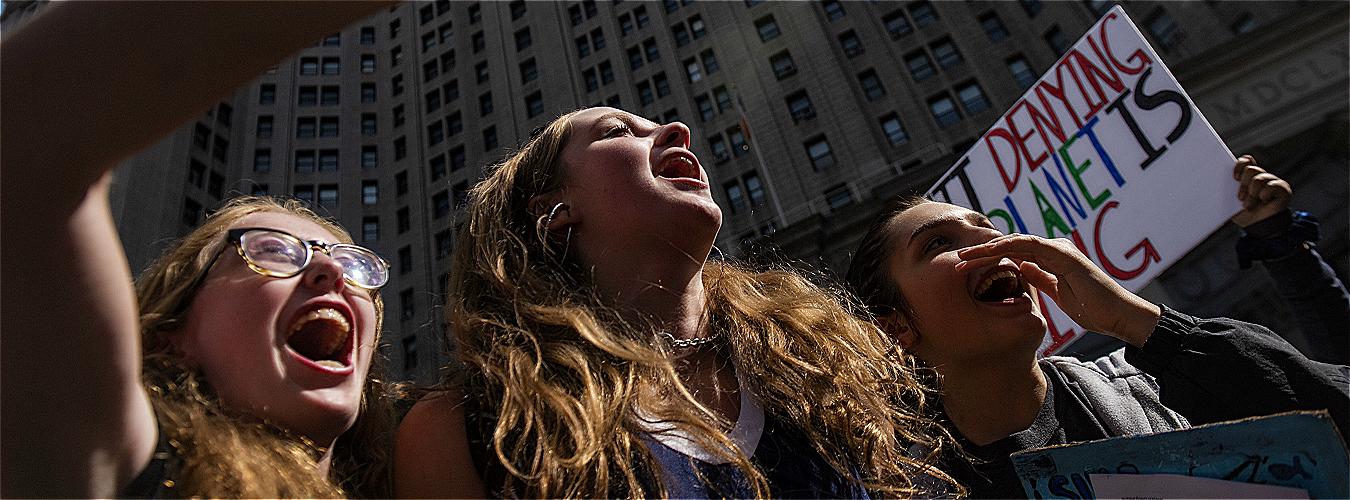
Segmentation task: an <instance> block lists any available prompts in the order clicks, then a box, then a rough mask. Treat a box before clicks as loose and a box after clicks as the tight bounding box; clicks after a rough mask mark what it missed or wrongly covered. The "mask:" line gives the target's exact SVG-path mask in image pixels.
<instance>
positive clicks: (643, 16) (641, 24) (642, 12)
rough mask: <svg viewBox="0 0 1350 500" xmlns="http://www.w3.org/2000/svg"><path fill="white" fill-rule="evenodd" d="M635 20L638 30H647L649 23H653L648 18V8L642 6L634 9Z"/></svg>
mask: <svg viewBox="0 0 1350 500" xmlns="http://www.w3.org/2000/svg"><path fill="white" fill-rule="evenodd" d="M633 19H636V20H637V27H638V29H642V28H646V27H647V23H649V22H651V18H649V17H647V8H646V7H644V6H641V5H639V6H637V8H635V9H633Z"/></svg>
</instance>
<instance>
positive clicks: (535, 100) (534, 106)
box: [525, 90, 544, 118]
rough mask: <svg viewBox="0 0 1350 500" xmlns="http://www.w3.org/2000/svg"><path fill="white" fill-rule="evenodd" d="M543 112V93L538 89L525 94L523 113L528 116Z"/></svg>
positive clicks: (532, 116)
mask: <svg viewBox="0 0 1350 500" xmlns="http://www.w3.org/2000/svg"><path fill="white" fill-rule="evenodd" d="M543 112H544V95H543V94H542V93H540V92H539V91H537V90H536V91H535V92H534V93H533V94H530V95H527V96H525V114H526V116H528V117H529V118H534V117H536V116H539V115H540V114H542V113H543Z"/></svg>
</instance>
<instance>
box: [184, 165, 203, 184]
mask: <svg viewBox="0 0 1350 500" xmlns="http://www.w3.org/2000/svg"><path fill="white" fill-rule="evenodd" d="M187 181H188V184H191V185H193V186H197V187H202V186H203V185H205V182H206V164H205V163H202V162H199V161H197V160H193V159H188V177H187Z"/></svg>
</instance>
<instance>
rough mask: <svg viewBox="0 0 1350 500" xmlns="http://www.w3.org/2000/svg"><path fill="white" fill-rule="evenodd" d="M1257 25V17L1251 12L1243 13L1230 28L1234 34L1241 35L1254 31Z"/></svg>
mask: <svg viewBox="0 0 1350 500" xmlns="http://www.w3.org/2000/svg"><path fill="white" fill-rule="evenodd" d="M1257 26H1258V24H1257V22H1256V18H1254V17H1252V15H1251V14H1249V13H1243V14H1242V16H1241V17H1238V19H1237V20H1236V21H1233V24H1232V25H1231V26H1229V29H1231V30H1232V31H1233V34H1234V35H1241V34H1244V33H1250V32H1252V30H1255V29H1256V27H1257Z"/></svg>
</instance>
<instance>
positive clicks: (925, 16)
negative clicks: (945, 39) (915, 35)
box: [909, 0, 938, 28]
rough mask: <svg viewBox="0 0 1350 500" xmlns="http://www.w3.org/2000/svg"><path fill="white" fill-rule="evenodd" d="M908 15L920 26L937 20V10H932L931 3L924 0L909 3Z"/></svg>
mask: <svg viewBox="0 0 1350 500" xmlns="http://www.w3.org/2000/svg"><path fill="white" fill-rule="evenodd" d="M909 17H911V18H913V19H914V24H915V25H916V26H918V27H920V28H922V27H924V26H928V25H930V24H933V23H935V22H937V20H938V15H937V12H936V11H934V10H933V4H930V3H928V2H927V1H926V0H925V1H921V2H915V3H912V4H910V5H909Z"/></svg>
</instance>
